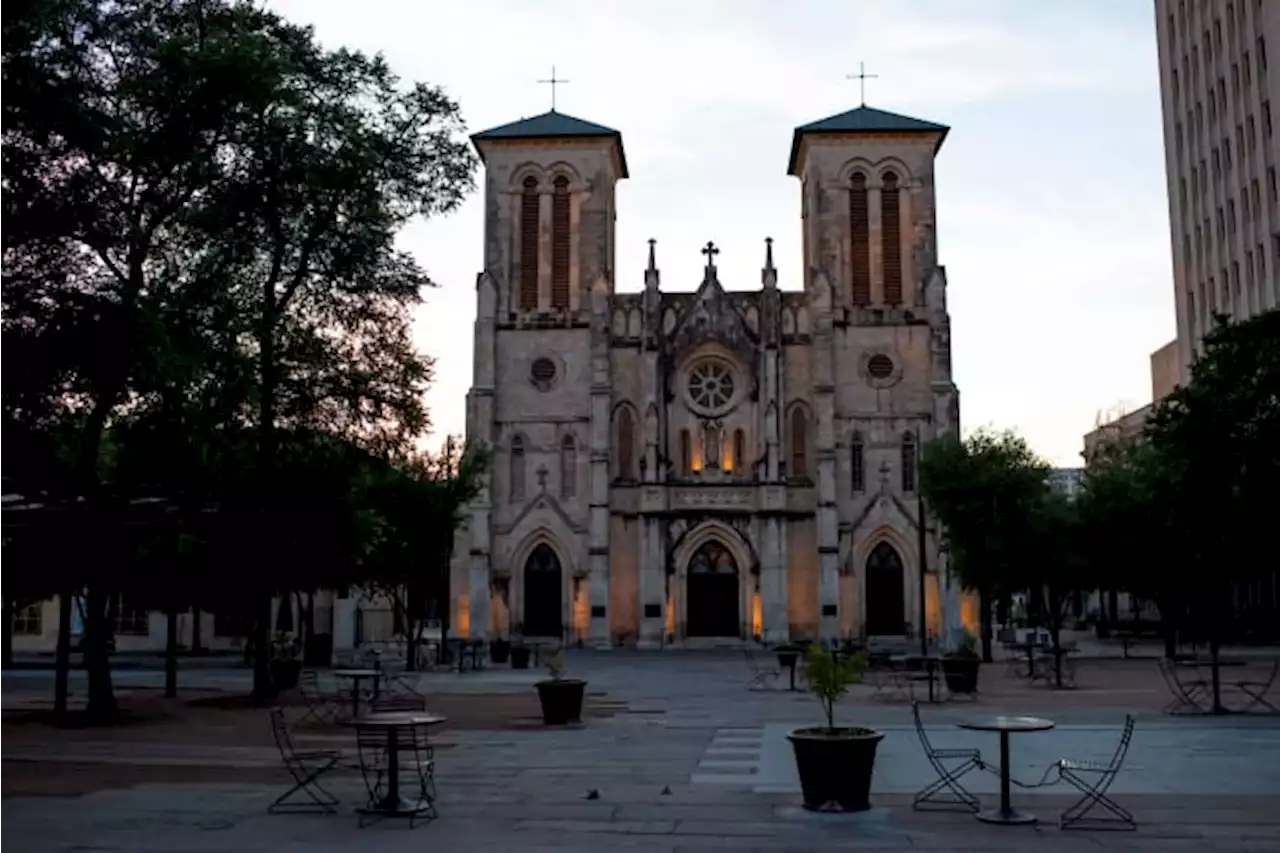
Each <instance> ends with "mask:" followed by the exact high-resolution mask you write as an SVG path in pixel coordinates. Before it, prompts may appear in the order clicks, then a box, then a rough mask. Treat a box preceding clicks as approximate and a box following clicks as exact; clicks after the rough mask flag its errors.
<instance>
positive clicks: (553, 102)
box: [538, 65, 570, 112]
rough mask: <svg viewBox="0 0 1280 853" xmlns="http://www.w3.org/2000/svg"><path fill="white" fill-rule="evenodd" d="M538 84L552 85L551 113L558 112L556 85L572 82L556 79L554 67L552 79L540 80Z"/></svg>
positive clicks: (554, 68)
mask: <svg viewBox="0 0 1280 853" xmlns="http://www.w3.org/2000/svg"><path fill="white" fill-rule="evenodd" d="M538 82H539V83H550V84H551V112H555V111H556V85H557V84H560V83H568V82H570V81H569V80H565V79H564V78H563V77H556V67H555V66H554V65H552V66H551V77H550V78H548V79H546V80H539V81H538Z"/></svg>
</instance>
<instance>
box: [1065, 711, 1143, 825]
mask: <svg viewBox="0 0 1280 853" xmlns="http://www.w3.org/2000/svg"><path fill="white" fill-rule="evenodd" d="M1133 724H1134V720H1133V715H1132V714H1126V715H1125V718H1124V732H1123V733H1122V734H1121V735H1120V743H1119V744H1118V745H1117V746H1116V751H1115V753H1114V754H1113V755H1112V756H1111V760H1110V761H1109V762H1107V763H1106V764H1102V763H1101V762H1097V761H1076V760H1074V759H1069V758H1060V759H1058V763H1057V764H1055V765H1053V766H1052V767H1050V768H1049V769H1050V770H1053V769H1054V768H1056V769H1057V771H1058V778H1059V779H1060V780H1061V781H1063V782H1066V783H1067V784H1068V785H1070V786H1072V787H1073V788H1075V789H1076V790H1078V791H1079V792H1080V793H1081V794H1083V796H1082V797H1081V798H1080V801H1079V802H1077V803H1076V804H1075V805H1073V806H1072V807H1071V808H1069V809H1067V810H1066V811H1065V812H1063V813H1062V817H1061V818H1059V820H1058V826H1059V827H1061V828H1062V829H1124V830H1133V829H1137V828H1138V825H1137V823H1135V822H1134V820H1133V815H1132V814H1130V813H1129V811H1128V810H1127V809H1125V808H1124V807H1123V806H1121V805H1120V804H1119V803H1117V802H1116V801H1115V800H1113V799H1111V797H1109V796H1107V790H1108V789H1109V788H1110V787H1111V783H1112V782H1114V781H1115V779H1116V774H1118V773H1119V772H1120V768H1121V767H1122V766H1124V759H1125V756H1126V755H1128V754H1129V744H1130V743H1131V742H1132V741H1133ZM1046 775H1048V774H1046ZM1095 806H1101V807H1102V808H1103V809H1104V810H1105V811H1106V812H1109V813H1110V814H1109V815H1106V816H1103V817H1089V816H1088V815H1089V812H1091V811H1093V809H1094V807H1095Z"/></svg>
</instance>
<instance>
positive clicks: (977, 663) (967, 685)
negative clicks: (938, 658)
mask: <svg viewBox="0 0 1280 853" xmlns="http://www.w3.org/2000/svg"><path fill="white" fill-rule="evenodd" d="M981 666H982V659H981V658H943V659H942V677H943V679H944V680H945V681H946V682H947V689H948V690H950V691H951V692H952V693H966V694H967V693H977V692H978V670H979V668H981Z"/></svg>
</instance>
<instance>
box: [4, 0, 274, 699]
mask: <svg viewBox="0 0 1280 853" xmlns="http://www.w3.org/2000/svg"><path fill="white" fill-rule="evenodd" d="M277 20H278V19H276V18H275V17H274V16H272V15H270V14H268V13H265V12H262V11H260V10H258V9H256V8H255V7H254V6H252V5H251V4H248V3H227V2H214V0H208V2H206V1H205V0H173V1H172V2H167V3H155V2H147V0H114V2H105V0H32V2H27V3H21V4H18V8H16V9H11V8H10V7H6V9H5V24H4V51H5V56H4V92H5V98H4V118H5V121H4V176H3V184H4V207H5V210H4V212H5V222H6V228H5V235H4V303H5V309H6V310H5V321H4V324H5V325H4V328H5V335H6V349H7V350H8V349H9V344H10V343H11V341H12V343H13V344H14V345H15V347H17V348H18V349H19V350H20V351H21V352H22V353H23V354H24V355H28V354H29V355H32V356H34V358H32V359H31V360H30V361H29V362H27V361H26V360H24V364H27V365H29V368H30V370H31V379H30V380H29V381H23V382H22V383H20V385H21V390H22V391H23V393H22V394H21V395H10V394H8V393H6V399H5V404H6V409H7V411H8V413H9V414H10V415H11V417H13V418H15V419H30V418H44V419H47V418H48V417H50V416H53V417H56V416H58V415H59V414H60V415H61V416H62V417H63V418H65V419H68V420H73V421H74V422H75V423H76V424H77V426H78V430H77V436H76V446H75V449H74V457H75V464H74V474H75V487H74V492H75V495H76V497H77V498H78V499H82V500H84V501H85V502H87V504H88V505H89V506H90V507H92V506H94V505H96V504H97V503H98V502H99V501H100V500H101V496H100V491H101V489H102V485H103V482H102V471H101V455H102V442H103V436H104V434H105V431H106V429H107V428H108V426H109V424H110V423H111V422H112V420H113V418H115V417H117V416H118V415H119V414H120V413H121V412H122V411H124V410H125V409H126V408H128V407H130V406H133V405H135V404H136V402H137V401H136V399H135V398H134V396H133V394H132V393H131V390H132V383H133V381H134V380H135V378H136V377H137V375H138V371H139V369H140V366H141V365H143V364H144V363H145V362H147V361H148V360H150V359H151V358H152V357H153V356H154V355H155V354H156V353H157V352H158V338H157V336H156V335H155V332H156V329H157V326H156V322H155V321H156V319H157V318H158V317H159V316H161V315H162V313H163V312H162V311H160V310H159V308H160V306H162V305H163V304H164V302H165V299H166V296H167V295H168V294H171V293H173V292H175V291H176V290H179V289H181V288H183V287H184V286H185V284H186V283H187V281H188V279H189V276H190V275H191V273H192V271H193V270H198V269H199V266H198V265H196V264H194V263H191V261H192V253H193V251H195V249H196V247H198V246H200V245H201V244H202V240H201V239H199V238H198V237H196V236H195V235H194V234H193V230H195V228H196V226H195V224H194V223H195V222H196V221H197V220H198V219H199V215H198V214H199V210H200V209H201V208H202V207H203V206H204V205H205V204H207V201H208V198H209V197H210V195H211V192H212V188H213V187H214V186H216V185H217V183H218V182H219V180H220V179H221V178H222V177H223V158H222V157H221V156H220V152H222V151H223V150H224V149H225V147H226V146H228V145H229V144H232V143H233V142H234V140H235V138H236V137H237V136H238V135H239V134H238V131H237V129H238V128H241V127H244V126H246V125H247V124H248V123H250V122H252V121H253V120H254V117H255V116H258V115H260V114H261V113H262V111H263V110H264V109H265V108H266V107H267V105H268V104H270V102H271V100H270V97H269V95H270V93H271V92H272V91H273V89H274V88H275V80H276V79H277V76H278V75H277V74H276V73H275V68H274V65H275V63H274V62H273V59H274V57H273V56H272V54H271V52H270V51H269V50H266V49H264V45H265V43H266V34H267V33H268V32H269V31H270V30H272V29H273V28H275V27H276V26H277V24H276V22H277ZM7 384H8V383H6V385H7ZM7 391H8V389H6V392H7ZM95 566H97V568H95V571H94V572H93V573H92V577H89V578H87V595H86V613H85V617H86V618H85V634H86V637H85V639H86V644H85V653H86V667H87V669H88V675H89V684H90V686H89V702H90V713H91V714H93V715H95V716H98V717H102V718H106V717H110V716H111V715H112V713H113V712H114V696H113V693H112V690H111V681H110V669H109V666H108V662H107V643H106V639H105V638H107V635H108V631H107V629H106V624H105V620H106V618H107V612H106V609H107V602H108V600H109V599H110V597H111V586H112V581H111V579H110V577H109V567H107V566H102V565H101V564H95ZM72 591H73V590H72V588H70V587H68V588H65V589H64V590H62V593H63V595H62V597H63V600H64V601H69V600H70V595H71V593H72ZM63 613H64V616H65V615H68V614H67V611H66V605H64V610H63ZM69 622H70V620H69V619H66V618H64V619H63V620H62V625H61V636H60V642H59V645H60V648H61V649H63V652H60V658H61V659H62V660H64V661H65V650H66V648H67V646H68V633H67V632H68V630H69ZM60 669H61V667H60Z"/></svg>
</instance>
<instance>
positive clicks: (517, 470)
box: [511, 435, 525, 501]
mask: <svg viewBox="0 0 1280 853" xmlns="http://www.w3.org/2000/svg"><path fill="white" fill-rule="evenodd" d="M524 468H525V461H524V439H523V438H521V437H520V436H518V435H517V436H516V437H515V438H513V439H511V499H512V500H513V501H518V500H523V499H524Z"/></svg>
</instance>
